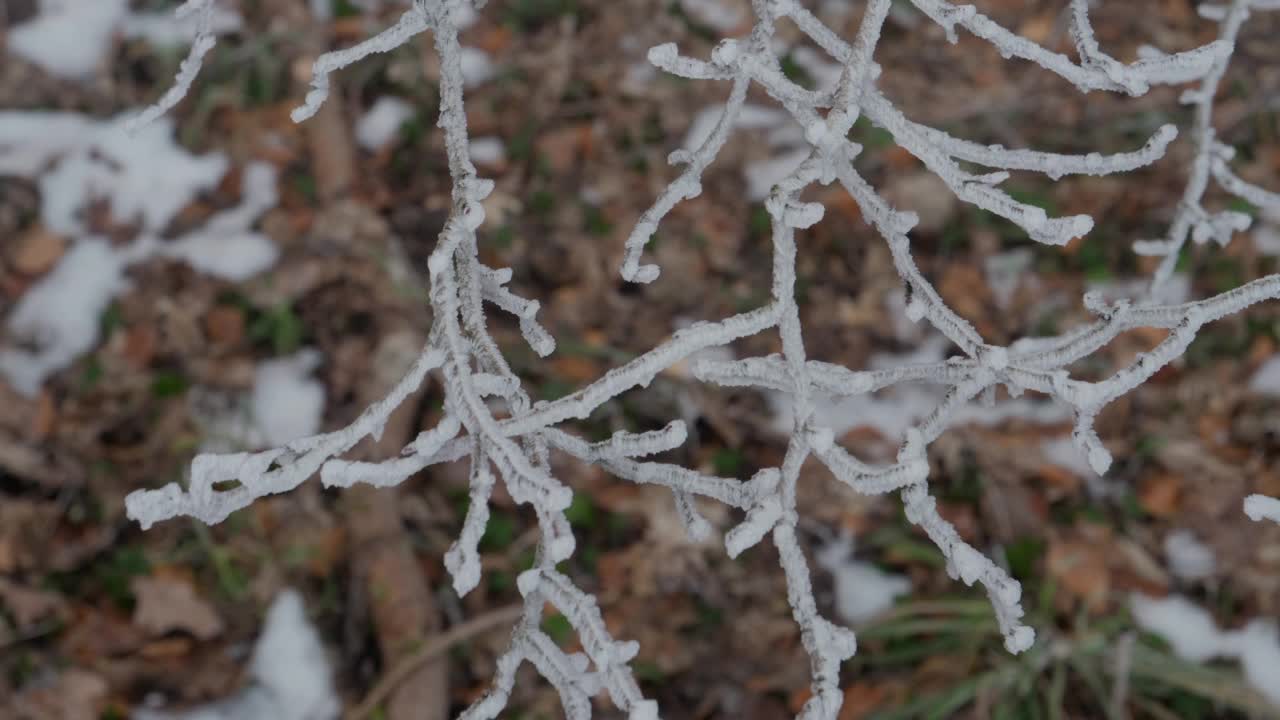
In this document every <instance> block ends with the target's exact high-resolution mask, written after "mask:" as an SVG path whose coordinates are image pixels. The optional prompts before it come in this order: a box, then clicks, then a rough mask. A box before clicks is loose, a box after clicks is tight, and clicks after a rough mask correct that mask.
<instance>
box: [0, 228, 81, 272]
mask: <svg viewBox="0 0 1280 720" xmlns="http://www.w3.org/2000/svg"><path fill="white" fill-rule="evenodd" d="M66 249H67V241H66V239H64V238H63V237H62V236H61V235H56V234H54V233H53V232H51V231H49V229H48V228H45V227H44V226H43V225H37V226H36V227H34V228H32V229H30V230H28V231H27V232H25V233H23V234H22V235H20V236H19V237H18V239H17V241H16V242H15V243H14V247H13V252H12V254H11V255H10V259H11V260H12V262H13V267H14V269H15V270H17V271H18V272H20V273H22V274H23V275H43V274H44V273H45V272H48V271H49V269H50V268H52V267H53V266H54V265H55V264H57V262H58V259H59V258H61V257H62V253H64V252H66Z"/></svg>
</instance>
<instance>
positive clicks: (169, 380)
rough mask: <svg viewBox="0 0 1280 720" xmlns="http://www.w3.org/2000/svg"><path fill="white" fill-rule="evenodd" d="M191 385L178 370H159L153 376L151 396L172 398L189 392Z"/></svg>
mask: <svg viewBox="0 0 1280 720" xmlns="http://www.w3.org/2000/svg"><path fill="white" fill-rule="evenodd" d="M188 387H190V383H189V382H187V378H186V376H185V375H183V374H182V373H181V372H179V371H177V370H157V371H156V372H155V373H154V374H153V375H152V376H151V396H152V397H155V398H160V399H164V398H172V397H178V396H180V395H183V394H184V393H186V392H187V388H188Z"/></svg>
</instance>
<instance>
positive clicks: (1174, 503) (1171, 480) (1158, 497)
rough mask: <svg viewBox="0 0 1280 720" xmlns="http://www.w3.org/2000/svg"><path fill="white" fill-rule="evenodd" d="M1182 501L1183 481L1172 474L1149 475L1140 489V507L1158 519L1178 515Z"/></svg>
mask: <svg viewBox="0 0 1280 720" xmlns="http://www.w3.org/2000/svg"><path fill="white" fill-rule="evenodd" d="M1181 501H1182V481H1181V480H1179V479H1178V476H1177V475H1173V474H1171V473H1160V474H1157V475H1148V476H1147V477H1145V478H1143V480H1142V484H1141V485H1140V486H1139V488H1138V505H1140V506H1141V507H1142V509H1143V510H1146V511H1147V512H1149V513H1151V514H1152V515H1154V516H1156V517H1158V518H1168V517H1173V516H1174V515H1176V514H1177V512H1178V508H1179V507H1180V506H1181V504H1182V502H1181Z"/></svg>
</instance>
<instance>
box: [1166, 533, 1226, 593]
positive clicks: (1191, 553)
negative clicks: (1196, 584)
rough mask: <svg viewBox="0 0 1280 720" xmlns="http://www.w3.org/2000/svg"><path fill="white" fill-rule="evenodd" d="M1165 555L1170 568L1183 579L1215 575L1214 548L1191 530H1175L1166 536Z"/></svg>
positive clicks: (1176, 575)
mask: <svg viewBox="0 0 1280 720" xmlns="http://www.w3.org/2000/svg"><path fill="white" fill-rule="evenodd" d="M1164 555H1165V559H1167V560H1168V562H1169V570H1170V571H1171V572H1172V573H1173V574H1174V576H1175V577H1177V578H1180V579H1182V580H1191V581H1194V580H1204V579H1205V578H1207V577H1209V576H1211V575H1213V569H1214V565H1215V563H1214V557H1213V549H1212V548H1210V547H1209V546H1208V545H1205V544H1204V543H1202V542H1200V540H1199V539H1198V538H1197V537H1196V536H1195V534H1194V533H1192V532H1191V531H1190V530H1175V531H1173V532H1171V533H1169V534H1168V535H1166V536H1165V538H1164Z"/></svg>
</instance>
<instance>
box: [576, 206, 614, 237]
mask: <svg viewBox="0 0 1280 720" xmlns="http://www.w3.org/2000/svg"><path fill="white" fill-rule="evenodd" d="M582 224H583V227H582V229H583V230H586V231H587V234H589V235H592V236H594V237H608V236H609V233H611V232H613V223H611V222H609V221H608V219H606V218H605V216H604V213H603V212H601V210H600V208H598V207H596V206H595V205H583V206H582Z"/></svg>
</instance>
